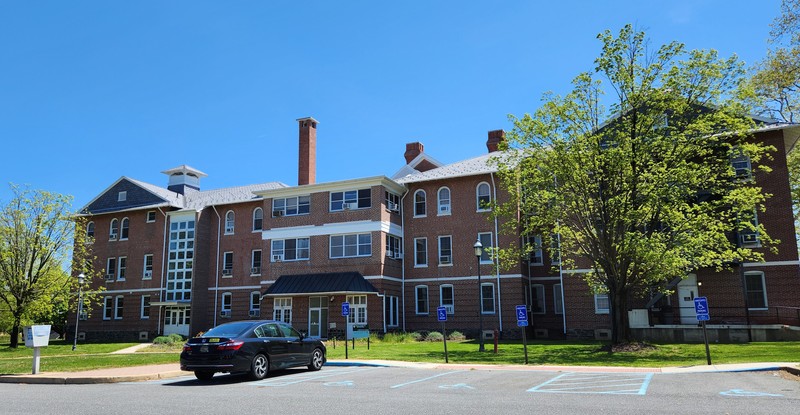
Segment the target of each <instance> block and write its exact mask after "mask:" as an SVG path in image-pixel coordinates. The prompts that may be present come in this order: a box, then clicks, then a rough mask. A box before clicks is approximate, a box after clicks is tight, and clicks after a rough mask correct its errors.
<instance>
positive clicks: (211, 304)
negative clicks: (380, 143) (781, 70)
mask: <svg viewBox="0 0 800 415" xmlns="http://www.w3.org/2000/svg"><path fill="white" fill-rule="evenodd" d="M297 121H298V127H299V148H300V157H299V161H298V166H299V168H298V185H296V186H289V185H286V184H283V183H278V182H267V183H263V184H258V185H250V186H241V187H233V188H225V189H217V190H202V189H201V186H200V181H201V179H202V178H203V177H205V176H206V175H205V174H204V173H203V172H201V171H199V170H197V169H195V168H192V167H189V166H186V165H183V166H179V167H176V168H173V169H169V170H165V171H164V172H163V173H164V174H165V175H167V177H168V183H167V186H166V187H160V186H156V185H152V184H148V183H143V182H141V181H138V180H135V179H132V178H128V177H122V178H120V179H119V180H117V181H116V182H114V183H113V184H112V185H111V186H109V187H108V188H107V189H105V190H104V191H102V192H101V193H100V194H99V195H98V196H97V197H96V198H95V199H93V200H92V201H90V202H89V203H88V204H87V205H86V206H85V207H84V208H83V209H82V210H81V213H82V214H83V215H86V216H87V219H88V220H89V223H88V226H87V228H86V229H85V232H86V233H87V235H89V236H91V237H92V239H91V244H92V251H93V254H94V256H95V258H96V259H95V261H94V263H93V264H92V267H94V269H97V270H101V269H102V270H103V271H102V274H103V276H104V278H103V281H102V282H100V284H102V285H104V287H105V291H104V292H103V294H102V302H101V304H99V305H97V306H95V307H94V311H93V312H92V313H91V315H90V316H87V315H82V316H81V317H80V318H81V319H82V321H81V323H80V326H79V327H80V332H79V338H86V339H99V338H116V339H125V340H135V339H151V338H152V337H153V336H156V335H159V334H169V333H180V334H182V335H185V336H188V335H192V334H195V333H197V332H200V331H204V330H207V329H208V328H210V327H213V326H214V325H217V324H220V323H222V322H225V321H230V320H239V319H248V318H275V319H279V320H284V321H287V322H290V323H291V324H293V325H294V326H295V327H297V328H298V329H299V330H301V331H304V332H306V333H308V334H309V335H311V336H319V337H330V336H343V335H344V334H345V331H346V330H347V329H348V328H351V327H352V326H354V325H366V326H368V327H369V328H370V330H372V331H376V332H387V331H415V330H433V329H437V328H438V327H439V323H438V321H437V316H436V308H437V307H439V306H443V307H445V308H446V310H447V313H448V328H451V329H457V330H461V331H464V332H467V333H469V334H471V335H476V334H477V331H478V330H477V329H478V326H479V320H483V328H484V329H485V331H486V332H488V333H492V332H493V331H494V330H497V331H498V332H499V333H502V334H503V335H505V336H508V337H517V336H519V334H520V331H519V329H518V327H517V325H516V315H515V307H516V306H517V305H521V304H526V305H527V306H528V308H529V313H530V314H529V320H530V322H531V327H530V328H529V330H530V331H529V333H530V335H531V336H536V337H541V338H548V337H549V338H560V337H565V336H569V337H598V338H602V337H604V336H605V335H607V332H608V329H609V328H610V322H609V319H608V302H607V298H604V297H603V296H598V295H593V294H591V293H590V292H589V290H588V289H587V287H586V285H585V283H583V282H582V280H581V279H580V278H576V277H575V275H574V274H579V273H581V272H582V270H580V269H578V270H559V269H558V263H557V262H553V261H552V260H551V259H550V258H548V255H547V250H539V251H535V252H534V253H533V254H532V255H531V257H530V258H529V259H528V260H526V261H521V262H520V263H519V266H518V267H514V268H513V269H512V270H511V271H501V269H500V267H499V266H498V264H497V263H496V262H494V261H493V259H492V258H490V257H489V255H488V254H486V253H484V254H483V255H481V256H480V257H478V256H476V254H475V251H474V249H473V245H474V244H475V243H476V241H480V242H481V244H482V245H483V246H485V247H490V246H491V247H495V246H509V245H515V244H517V245H518V244H520V243H521V237H520V236H518V235H507V234H504V233H501V232H499V230H500V229H501V228H502V223H500V222H499V220H498V219H496V218H493V217H492V215H491V214H490V213H491V212H490V210H489V209H487V207H486V205H485V203H487V202H489V201H492V200H495V199H497V200H500V201H502V200H505V198H506V197H507V195H506V194H505V192H504V191H503V189H502V188H498V187H497V183H498V180H497V178H496V176H495V173H496V169H495V168H494V167H493V165H492V163H491V162H490V158H491V157H492V154H493V153H494V154H495V155H496V154H499V153H495V152H496V151H497V148H498V144H499V142H500V141H502V140H503V132H502V131H499V130H498V131H490V132H489V135H488V140H487V142H486V145H487V150H488V151H487V153H486V154H484V155H481V156H478V157H475V158H472V159H469V160H464V161H460V162H456V163H452V164H446V165H445V164H443V163H441V162H439V161H437V160H436V159H434V158H433V157H431V156H430V155H428V154H426V153H425V152H424V146H423V145H422V143H418V142H415V143H409V144H407V145H406V151H405V154H404V157H405V165H403V166H402V167H401V168H400V169H399V170H398V171H397V173H395V174H394V175H392V177H391V178H390V177H385V176H374V177H364V178H356V179H352V180H344V181H337V182H330V183H316V177H315V176H316V131H317V121H316V120H314V119H313V118H302V119H299V120H297ZM798 136H800V127H798V126H795V125H785V124H775V125H768V126H765V127H762V128H760V129H759V130H758V131H756V132H755V139H757V140H763V141H765V142H766V143H767V144H770V145H773V146H775V148H776V149H777V150H778V151H777V152H776V153H775V154H774V157H773V158H772V159H771V160H768V161H767V163H769V164H770V166H771V167H772V169H773V171H772V173H770V174H769V176H768V177H766V176H764V177H762V175H761V174H760V173H758V172H755V171H754V170H753V169H751V168H750V167H751V166H749V162H748V163H745V162H742V164H741V166H737V167H741V168H747V169H748V174H751V173H750V172H752V174H755V175H756V177H755V178H756V181H757V182H758V183H759V185H761V186H763V187H764V189H765V191H766V192H768V193H771V194H772V195H773V197H772V198H770V199H768V201H767V211H766V214H764V215H763V217H759V218H758V220H759V221H761V222H762V223H764V224H766V225H767V229H768V231H769V233H770V235H772V236H773V237H775V238H777V239H780V240H781V243H780V245H779V252H778V254H772V253H766V260H765V262H764V263H758V264H755V263H746V264H741V266H738V267H735V268H734V269H733V270H732V271H726V272H721V273H718V272H713V271H709V270H699V271H698V272H696V273H695V274H692V275H690V276H689V277H687V278H686V279H683V280H680V281H674V282H673V286H674V289H675V291H676V292H675V294H674V295H672V296H669V297H662V296H658V295H656V296H653V297H652V298H649V299H644V300H641V301H640V302H639V303H634V304H635V307H639V308H638V309H634V310H631V313H632V314H631V315H632V317H633V318H632V324H637V325H639V326H641V327H647V328H650V329H659V328H660V329H661V331H669V332H670V333H672V334H671V336H673V337H675V335H674V331H675V330H681V329H682V328H687V327H693V326H696V324H697V322H696V318H695V316H694V314H693V307H692V308H691V310H690V309H689V308H687V306H686V304H688V301H691V299H692V298H693V297H695V296H698V295H704V296H707V297H708V298H709V302H710V303H711V304H712V307H713V308H714V309H715V310H720V314H718V316H720V317H718V318H717V321H716V323H718V324H721V325H729V326H730V325H737V324H739V325H741V324H746V323H750V324H789V325H794V326H800V321H798V320H799V319H798V317H800V316H798V315H797V310H798V309H797V307H800V296H798V295H797V293H798V292H800V272H798V265H799V262H798V257H797V249H796V241H795V235H794V224H793V220H792V210H791V198H790V195H789V187H788V172H787V168H786V157H785V156H786V154H787V153H788V152H789V151H791V150H792V148H793V146H794V145H795V143H796V141H797V139H798ZM534 238H535V237H534ZM741 238H742V239H741V240H740V241H741V242H742V243H745V244H751V245H750V246H753V247H757V246H758V245H757V244H758V238H757V236H755V237H752V238H751V236H748V235H742V236H741ZM76 268H77V267H76ZM75 272H76V273H78V272H80V270H77V269H76V270H75ZM479 279H480V284H479V283H478V280H479ZM89 289H91V288H89ZM479 296H480V300H479ZM745 298H746V299H747V304H745ZM687 299H688V300H687ZM344 301H347V302H348V303H349V304H350V310H351V312H350V315H349V316H348V317H346V318H345V317H343V316H342V315H341V308H340V307H341V304H342V303H343V302H344ZM792 307H794V308H792ZM723 311H724V312H723ZM479 312H480V313H481V314H479ZM792 313H794V314H792ZM479 316H481V317H482V318H480V319H479ZM70 321H71V322H74V321H75V320H74V317H73V318H71V319H70ZM712 323H714V321H712ZM70 332H72V331H70ZM646 335H648V336H655V337H657V335H654V334H653V333H647V334H646Z"/></svg>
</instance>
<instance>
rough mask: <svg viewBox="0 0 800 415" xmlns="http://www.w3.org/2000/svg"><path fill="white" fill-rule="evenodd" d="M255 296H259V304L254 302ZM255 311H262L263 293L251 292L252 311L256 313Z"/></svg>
mask: <svg viewBox="0 0 800 415" xmlns="http://www.w3.org/2000/svg"><path fill="white" fill-rule="evenodd" d="M255 295H257V296H258V302H257V303H254V302H253V297H254V296H255ZM254 310H259V311H260V310H261V292H259V291H251V292H250V311H254Z"/></svg>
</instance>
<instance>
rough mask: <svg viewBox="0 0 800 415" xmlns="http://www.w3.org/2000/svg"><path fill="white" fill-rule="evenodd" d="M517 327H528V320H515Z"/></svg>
mask: <svg viewBox="0 0 800 415" xmlns="http://www.w3.org/2000/svg"><path fill="white" fill-rule="evenodd" d="M517 327H528V320H517Z"/></svg>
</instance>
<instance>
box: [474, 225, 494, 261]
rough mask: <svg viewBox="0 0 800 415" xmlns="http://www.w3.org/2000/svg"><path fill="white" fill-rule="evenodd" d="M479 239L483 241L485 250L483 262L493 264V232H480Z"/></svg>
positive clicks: (482, 254)
mask: <svg viewBox="0 0 800 415" xmlns="http://www.w3.org/2000/svg"><path fill="white" fill-rule="evenodd" d="M478 240H479V241H481V245H483V252H482V253H481V264H491V263H492V247H493V246H494V245H492V233H491V232H481V233H479V234H478Z"/></svg>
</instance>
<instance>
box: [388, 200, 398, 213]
mask: <svg viewBox="0 0 800 415" xmlns="http://www.w3.org/2000/svg"><path fill="white" fill-rule="evenodd" d="M386 209H389V210H390V211H391V212H399V211H400V206H398V205H397V203H393V202H386Z"/></svg>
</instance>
